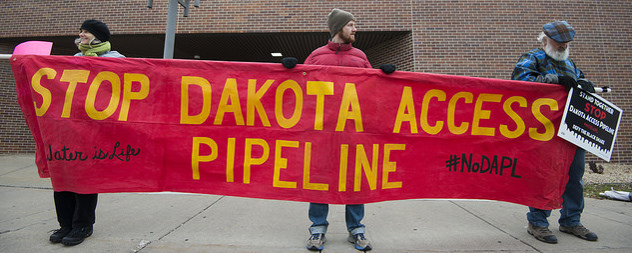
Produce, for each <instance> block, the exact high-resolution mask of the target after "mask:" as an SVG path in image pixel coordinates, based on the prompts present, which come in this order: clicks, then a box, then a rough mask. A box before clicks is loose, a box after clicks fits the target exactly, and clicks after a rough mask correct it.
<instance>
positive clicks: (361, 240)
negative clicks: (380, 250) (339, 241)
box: [347, 233, 371, 251]
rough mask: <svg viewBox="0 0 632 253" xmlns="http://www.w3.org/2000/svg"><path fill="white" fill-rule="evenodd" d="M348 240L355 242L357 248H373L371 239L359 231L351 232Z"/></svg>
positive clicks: (364, 249) (363, 249)
mask: <svg viewBox="0 0 632 253" xmlns="http://www.w3.org/2000/svg"><path fill="white" fill-rule="evenodd" d="M347 241H349V242H350V243H353V244H355V248H356V249H357V250H361V251H369V250H371V242H369V239H366V237H364V234H363V233H358V234H355V235H352V234H349V237H347Z"/></svg>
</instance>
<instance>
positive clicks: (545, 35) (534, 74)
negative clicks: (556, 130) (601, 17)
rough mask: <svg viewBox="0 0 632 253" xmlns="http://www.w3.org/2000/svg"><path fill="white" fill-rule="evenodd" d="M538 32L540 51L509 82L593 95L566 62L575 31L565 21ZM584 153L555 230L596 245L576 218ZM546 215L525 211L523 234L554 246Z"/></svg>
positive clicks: (579, 208)
mask: <svg viewBox="0 0 632 253" xmlns="http://www.w3.org/2000/svg"><path fill="white" fill-rule="evenodd" d="M542 28H543V29H542V30H543V31H542V33H540V36H538V41H539V42H541V43H542V48H537V49H533V50H531V51H529V52H527V53H525V54H523V55H522V56H521V57H520V59H519V60H518V62H517V63H516V66H515V68H514V70H513V73H512V75H511V79H512V80H521V81H531V82H539V83H553V84H560V85H564V86H565V87H566V88H567V90H568V89H570V88H571V87H575V88H576V87H578V85H580V86H581V88H582V89H583V90H585V91H587V92H591V93H594V92H595V89H594V87H593V84H592V83H591V82H590V81H588V80H586V78H585V77H584V73H583V72H582V71H581V70H579V69H578V68H577V66H576V64H575V62H574V61H573V60H571V59H570V58H569V54H570V49H569V43H570V42H571V41H572V40H573V37H574V36H575V29H574V28H573V27H572V26H570V25H569V24H568V23H567V22H566V21H554V22H551V23H548V24H545V25H544V26H543V27H542ZM585 153H586V152H585V151H584V150H583V149H581V148H577V150H576V151H575V157H574V158H573V162H572V164H571V167H570V169H569V171H568V175H569V179H568V183H567V184H566V188H565V190H564V194H563V195H562V199H563V203H562V209H561V210H560V214H561V215H560V219H559V221H558V222H559V224H560V226H559V230H560V231H561V232H564V233H568V234H573V235H575V236H577V237H579V238H582V239H584V240H588V241H597V235H596V234H595V233H593V232H590V230H588V229H586V228H585V227H584V226H583V225H582V224H581V223H580V216H581V214H582V212H583V210H584V184H583V182H582V177H583V176H584V169H585ZM535 169H537V168H535ZM543 169H546V168H543ZM550 215H551V210H541V209H537V208H533V207H529V212H528V213H527V220H528V221H529V226H528V229H527V232H528V233H529V234H531V235H533V236H534V237H535V238H536V239H538V240H540V241H543V242H546V243H557V238H556V237H555V235H553V233H552V232H551V230H549V228H548V227H549V222H548V221H547V218H548V217H549V216H550Z"/></svg>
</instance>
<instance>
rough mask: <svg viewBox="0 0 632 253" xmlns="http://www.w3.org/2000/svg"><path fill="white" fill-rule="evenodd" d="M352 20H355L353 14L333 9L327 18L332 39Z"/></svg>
mask: <svg viewBox="0 0 632 253" xmlns="http://www.w3.org/2000/svg"><path fill="white" fill-rule="evenodd" d="M351 20H355V17H353V14H351V13H349V12H346V11H343V10H340V9H333V10H332V11H331V13H329V16H327V26H329V33H330V34H331V37H334V36H335V35H336V33H338V31H340V30H342V28H343V27H344V26H345V25H346V24H347V23H349V21H351Z"/></svg>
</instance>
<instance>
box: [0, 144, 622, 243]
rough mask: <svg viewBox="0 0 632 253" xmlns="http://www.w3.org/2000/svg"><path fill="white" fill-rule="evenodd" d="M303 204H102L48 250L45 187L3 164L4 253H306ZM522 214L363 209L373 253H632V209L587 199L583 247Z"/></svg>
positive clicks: (488, 206) (339, 236) (129, 196)
mask: <svg viewBox="0 0 632 253" xmlns="http://www.w3.org/2000/svg"><path fill="white" fill-rule="evenodd" d="M307 208H308V204H307V203H301V202H290V201H278V200H261V199H248V198H238V197H228V196H216V195H197V194H169V193H160V194H146V193H145V194H141V193H115V194H112V193H110V194H100V195H99V204H98V206H97V222H96V224H95V227H94V234H93V235H92V236H91V237H90V238H88V239H86V241H85V242H83V243H82V244H80V245H77V246H72V247H68V246H63V245H62V244H52V243H50V242H49V241H48V237H49V235H50V233H49V231H50V230H53V229H57V228H58V226H59V225H58V223H57V220H56V215H55V207H54V203H53V192H52V187H51V185H50V180H49V179H41V178H39V177H38V175H37V169H36V167H35V164H34V156H32V155H4V156H0V252H3V253H4V252H53V251H54V252H308V251H307V249H306V248H305V242H306V240H307V238H308V237H309V234H308V229H307V228H308V227H309V225H310V221H309V220H308V218H307ZM526 212H527V207H525V206H521V205H517V204H511V203H505V202H497V201H477V200H403V201H390V202H380V203H372V204H367V205H366V215H365V219H364V220H363V223H364V224H366V225H367V237H368V238H369V239H370V240H371V243H372V245H373V248H374V250H373V251H372V252H632V204H631V203H630V202H619V201H612V200H596V199H590V198H587V199H586V208H585V210H584V214H583V216H582V222H583V223H584V225H586V227H588V228H589V229H590V230H592V231H593V232H595V233H597V235H598V236H599V241H597V242H588V241H584V240H581V239H579V238H576V237H574V236H571V235H568V234H564V233H561V232H559V230H558V226H557V219H558V218H559V212H557V211H554V212H553V215H552V217H551V218H550V219H549V221H550V222H551V224H552V225H551V230H552V231H553V233H554V234H555V235H556V236H557V238H558V241H559V242H558V244H546V243H543V242H540V241H537V240H536V239H535V238H533V237H532V236H530V235H529V234H527V229H526V225H527V221H526V216H525V214H526ZM329 222H330V226H329V232H328V233H327V239H328V241H327V243H326V244H325V250H323V252H358V251H357V250H355V249H354V248H353V246H352V244H350V243H348V242H347V241H346V238H347V232H346V231H345V230H346V229H345V225H344V224H345V223H344V207H343V206H342V205H333V206H332V207H331V208H330V215H329Z"/></svg>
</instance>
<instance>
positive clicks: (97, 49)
mask: <svg viewBox="0 0 632 253" xmlns="http://www.w3.org/2000/svg"><path fill="white" fill-rule="evenodd" d="M77 47H78V48H79V50H81V54H83V56H99V55H100V54H104V53H106V52H108V51H110V49H111V48H112V46H110V42H109V41H106V42H103V43H99V44H95V45H85V44H79V46H77Z"/></svg>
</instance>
